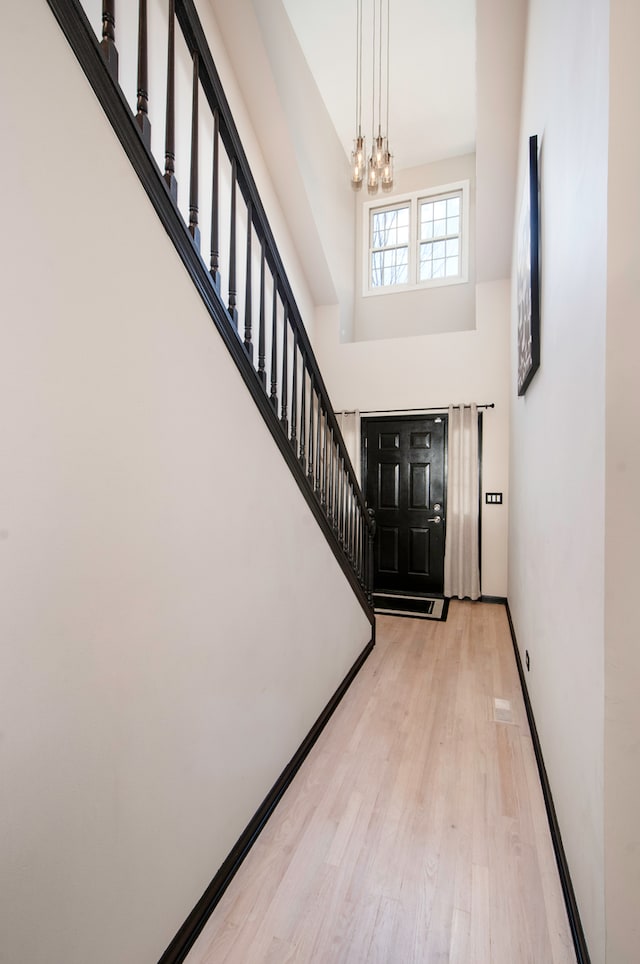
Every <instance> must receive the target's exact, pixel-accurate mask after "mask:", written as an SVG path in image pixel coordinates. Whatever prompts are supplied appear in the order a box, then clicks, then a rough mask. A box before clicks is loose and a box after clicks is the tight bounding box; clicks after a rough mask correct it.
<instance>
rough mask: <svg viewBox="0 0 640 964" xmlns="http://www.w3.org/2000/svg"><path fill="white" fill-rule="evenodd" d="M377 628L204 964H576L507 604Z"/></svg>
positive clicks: (212, 934) (204, 949)
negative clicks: (374, 641)
mask: <svg viewBox="0 0 640 964" xmlns="http://www.w3.org/2000/svg"><path fill="white" fill-rule="evenodd" d="M377 627H378V628H377V645H376V647H375V649H374V650H373V652H372V654H371V655H370V657H369V659H368V660H367V662H366V663H365V665H364V667H363V669H362V671H361V672H360V674H359V675H358V677H357V678H356V680H355V682H354V683H353V685H352V686H351V688H350V689H349V691H348V693H347V695H346V696H345V698H344V700H343V701H342V703H341V704H340V706H339V707H338V709H337V711H336V713H335V714H334V716H333V717H332V719H331V720H330V722H329V724H328V726H327V727H326V729H325V730H324V732H323V733H322V735H321V736H320V739H319V740H318V742H317V743H316V745H315V747H314V748H313V750H312V751H311V754H310V756H309V757H308V758H307V760H306V761H305V763H304V764H303V766H302V768H301V769H300V771H299V773H298V774H297V776H296V778H295V780H294V781H293V783H292V785H291V787H290V788H289V789H288V791H287V793H286V794H285V796H284V797H283V799H282V801H281V803H280V804H279V806H278V807H277V809H276V811H275V813H274V815H273V816H272V818H271V820H270V821H269V823H268V824H267V826H266V828H265V830H264V831H263V833H262V835H261V836H260V838H259V839H258V842H257V843H256V844H255V846H254V847H253V849H252V850H251V852H250V854H249V856H248V857H247V859H246V860H245V862H244V864H243V865H242V867H241V869H240V871H239V873H238V874H237V875H236V877H235V878H234V880H233V882H232V884H231V886H230V887H229V889H228V890H227V892H226V894H225V895H224V897H223V899H222V900H221V902H220V904H219V905H218V907H217V908H216V910H215V911H214V913H213V915H212V917H211V918H210V920H209V922H208V924H207V926H206V928H205V930H204V931H203V933H202V934H201V935H200V938H199V939H198V941H197V942H196V945H195V946H194V948H193V950H192V952H191V954H190V955H189V957H188V964H221V962H225V964H231V962H233V964H267V962H268V964H286V962H294V961H295V962H318V964H320V962H322V964H338V962H340V964H357V962H381V964H409V962H415V964H417V962H420V964H432V962H460V964H471V962H475V964H525V962H527V964H529V962H530V964H559V962H562V964H564V962H575V955H574V952H573V945H572V941H571V935H570V931H569V925H568V922H567V918H566V913H565V908H564V902H563V898H562V891H561V888H560V882H559V879H558V873H557V869H556V864H555V859H554V855H553V848H552V844H551V838H550V835H549V829H548V824H547V819H546V814H545V808H544V802H543V798H542V792H541V789H540V781H539V778H538V772H537V768H536V763H535V757H534V753H533V748H532V743H531V737H530V735H529V728H528V724H527V718H526V713H525V709H524V703H523V700H522V693H521V690H520V683H519V680H518V674H517V670H516V665H515V659H514V655H513V648H512V644H511V638H510V635H509V628H508V623H507V617H506V611H505V609H504V607H503V606H500V605H491V604H480V603H470V602H457V601H452V603H451V605H450V608H449V617H448V619H447V622H445V623H440V622H430V621H428V620H416V619H399V618H393V617H385V616H380V617H378V620H377ZM496 701H497V702H496Z"/></svg>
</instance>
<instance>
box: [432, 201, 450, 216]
mask: <svg viewBox="0 0 640 964" xmlns="http://www.w3.org/2000/svg"><path fill="white" fill-rule="evenodd" d="M433 216H434V218H435V219H436V220H437V219H438V218H446V216H447V202H446V201H434V204H433Z"/></svg>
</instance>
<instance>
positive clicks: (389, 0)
mask: <svg viewBox="0 0 640 964" xmlns="http://www.w3.org/2000/svg"><path fill="white" fill-rule="evenodd" d="M390 6H391V0H387V130H386V134H387V146H388V145H389V24H390V15H389V8H390Z"/></svg>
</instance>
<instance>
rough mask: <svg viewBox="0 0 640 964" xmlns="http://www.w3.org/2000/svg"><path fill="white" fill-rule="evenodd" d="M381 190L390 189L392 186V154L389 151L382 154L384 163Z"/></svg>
mask: <svg viewBox="0 0 640 964" xmlns="http://www.w3.org/2000/svg"><path fill="white" fill-rule="evenodd" d="M380 180H381V182H382V190H383V191H390V190H391V189H392V187H393V154H392V153H391V151H386V152H385V155H384V164H383V165H382V176H381V179H380Z"/></svg>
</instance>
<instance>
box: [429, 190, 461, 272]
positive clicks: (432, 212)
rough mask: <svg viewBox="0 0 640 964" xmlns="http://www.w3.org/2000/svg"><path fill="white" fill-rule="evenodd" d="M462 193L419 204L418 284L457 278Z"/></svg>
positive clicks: (458, 270)
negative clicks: (432, 280)
mask: <svg viewBox="0 0 640 964" xmlns="http://www.w3.org/2000/svg"><path fill="white" fill-rule="evenodd" d="M460 201H461V192H458V193H456V194H453V195H451V197H446V198H443V197H440V198H438V199H437V200H433V201H420V202H419V209H420V273H419V278H420V281H431V279H432V278H458V277H459V276H460V220H461V219H460Z"/></svg>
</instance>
